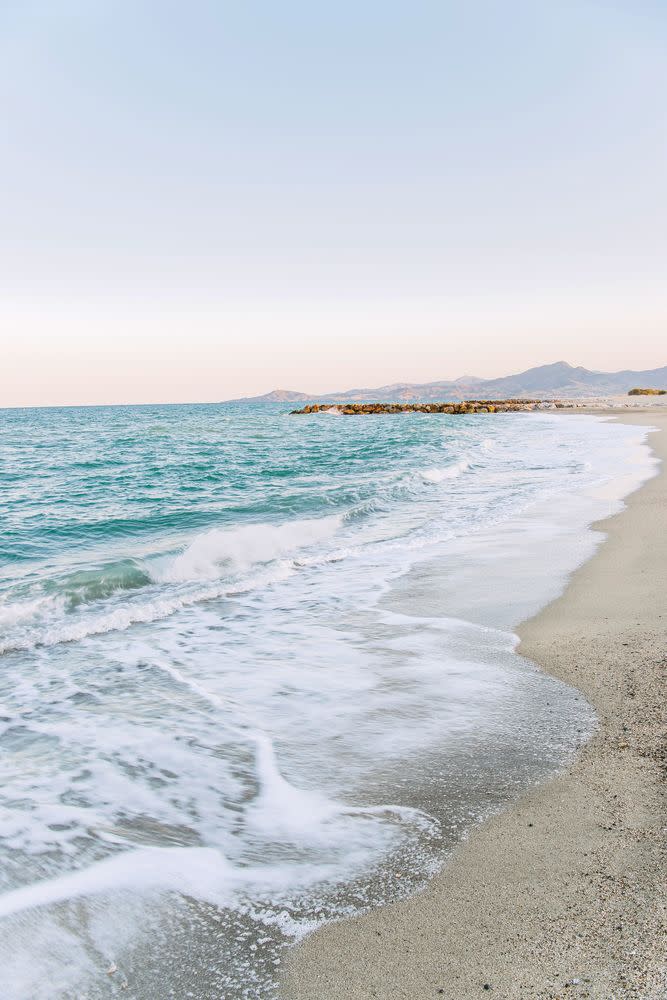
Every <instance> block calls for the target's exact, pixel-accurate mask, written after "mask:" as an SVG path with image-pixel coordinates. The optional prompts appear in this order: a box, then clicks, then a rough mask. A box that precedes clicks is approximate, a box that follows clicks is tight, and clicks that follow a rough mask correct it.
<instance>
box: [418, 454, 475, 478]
mask: <svg viewBox="0 0 667 1000" xmlns="http://www.w3.org/2000/svg"><path fill="white" fill-rule="evenodd" d="M469 469H470V462H469V461H468V460H467V459H461V460H460V461H459V462H452V464H451V465H446V466H444V468H441V469H437V468H432V469H422V471H421V477H422V479H424V480H425V481H426V482H427V483H443V482H445V480H447V479H457V478H458V477H459V476H460V475H462V474H463V473H464V472H468V470H469Z"/></svg>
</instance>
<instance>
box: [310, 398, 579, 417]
mask: <svg viewBox="0 0 667 1000" xmlns="http://www.w3.org/2000/svg"><path fill="white" fill-rule="evenodd" d="M565 406H567V404H565V403H561V402H560V400H555V399H468V400H464V401H463V402H460V403H310V404H309V405H308V406H304V407H302V409H300V410H292V414H294V415H296V414H302V413H323V412H325V411H326V410H334V411H336V412H338V413H342V414H344V415H345V416H356V415H357V414H366V413H452V414H463V413H517V412H524V411H530V410H554V409H561V408H564V407H565Z"/></svg>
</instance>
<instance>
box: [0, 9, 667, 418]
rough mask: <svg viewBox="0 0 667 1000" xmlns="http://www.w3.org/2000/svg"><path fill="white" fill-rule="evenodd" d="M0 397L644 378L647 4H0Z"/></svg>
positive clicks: (653, 252) (649, 101) (661, 97)
mask: <svg viewBox="0 0 667 1000" xmlns="http://www.w3.org/2000/svg"><path fill="white" fill-rule="evenodd" d="M0 92H1V95H2V116H1V119H0V143H1V146H0V406H15V405H69V404H88V403H117V402H159V401H164V402H182V401H183V402H185V401H216V400H221V399H225V398H230V397H236V396H241V395H248V394H254V393H262V392H266V391H268V390H270V389H273V388H277V387H280V388H287V389H300V390H303V391H308V392H313V393H318V392H326V391H333V390H337V389H345V388H349V387H352V386H370V387H372V386H378V385H381V384H384V383H388V382H395V381H434V380H437V379H446V378H456V377H458V376H460V375H464V374H474V375H479V376H483V377H493V376H497V375H503V374H508V373H510V372H515V371H519V370H522V369H525V368H528V367H531V366H532V365H535V364H543V363H549V362H552V361H557V360H567V361H570V362H571V363H572V364H577V365H578V364H583V365H585V366H587V367H590V368H595V369H603V370H614V369H619V368H633V369H644V368H653V367H658V366H662V365H664V364H667V347H666V345H667V336H666V330H667V281H666V280H665V277H666V274H665V271H666V265H667V200H666V198H665V191H664V188H665V184H664V178H665V177H666V176H667V127H666V126H667V120H666V119H667V102H665V93H667V7H666V6H665V4H664V2H663V0H628V2H622V0H616V2H612V0H607V2H602V0H595V2H593V0H577V2H568V0H563V2H559V3H557V4H555V3H547V2H544V3H543V2H537V3H536V2H535V0H530V2H515V0H497V2H493V0H434V2H430V0H401V2H392V0H354V2H352V0H337V2H336V3H313V2H312V0H280V2H277V0H273V2H267V0H248V2H246V3H238V2H233V3H232V2H229V3H228V2H225V0H215V2H213V0H211V2H209V0H190V2H188V3H182V2H180V0H179V2H175V0H43V2H36V0H2V2H0Z"/></svg>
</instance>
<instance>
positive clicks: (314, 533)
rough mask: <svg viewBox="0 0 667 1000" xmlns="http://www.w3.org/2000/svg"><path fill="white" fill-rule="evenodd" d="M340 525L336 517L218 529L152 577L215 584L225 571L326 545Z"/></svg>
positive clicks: (201, 537)
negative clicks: (211, 582)
mask: <svg viewBox="0 0 667 1000" xmlns="http://www.w3.org/2000/svg"><path fill="white" fill-rule="evenodd" d="M341 523H342V518H341V517H339V516H335V515H334V516H331V517H322V518H313V519H310V520H299V521H288V522H287V523H285V524H245V525H241V526H240V527H237V528H230V529H225V530H220V529H217V528H215V529H213V530H211V531H206V532H204V533H203V534H201V535H197V537H196V538H195V539H194V540H193V541H192V542H191V543H190V544H189V545H188V546H187V548H186V549H185V550H184V551H183V552H181V553H179V554H178V555H177V556H173V557H171V558H169V559H166V560H164V561H162V562H161V563H160V564H158V565H155V566H154V567H152V568H151V575H152V578H153V580H154V581H155V582H158V583H184V582H187V581H192V580H215V579H217V578H219V577H220V573H221V571H222V570H224V569H225V568H227V569H228V568H230V567H231V568H233V569H236V570H239V569H241V570H243V569H248V568H249V567H250V566H253V565H258V564H261V563H268V562H272V561H273V560H275V559H279V558H281V557H284V556H287V555H289V554H290V553H291V552H295V551H297V550H299V549H304V548H308V547H309V546H311V545H315V544H317V543H318V542H322V541H325V540H326V539H328V538H331V537H332V536H333V535H334V534H335V533H336V531H337V530H338V529H339V527H340V526H341Z"/></svg>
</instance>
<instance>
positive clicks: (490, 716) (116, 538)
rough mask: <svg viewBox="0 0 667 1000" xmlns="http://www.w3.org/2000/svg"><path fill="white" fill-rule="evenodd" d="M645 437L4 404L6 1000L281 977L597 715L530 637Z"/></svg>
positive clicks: (422, 877) (538, 420) (242, 984)
mask: <svg viewBox="0 0 667 1000" xmlns="http://www.w3.org/2000/svg"><path fill="white" fill-rule="evenodd" d="M647 433H648V432H647V429H646V428H642V427H637V426H629V425H617V424H614V423H611V422H609V421H608V420H606V419H604V418H602V417H597V416H587V415H579V416H561V415H558V414H552V413H549V412H544V413H514V414H512V413H508V414H478V415H471V416H447V415H444V414H419V413H405V414H396V415H376V416H354V417H353V416H344V415H341V414H338V413H336V412H332V411H328V412H324V413H319V414H313V415H309V416H298V415H290V413H289V406H286V405H279V404H275V405H274V404H255V405H253V404H236V405H233V404H220V405H174V406H136V407H135V406H118V407H89V408H60V409H14V410H2V411H0V978H1V981H2V990H1V993H2V997H3V1000H56V998H58V1000H60V998H67V1000H74V998H77V1000H100V998H109V997H122V998H126V1000H167V998H175V1000H183V998H195V1000H221V998H229V1000H241V998H244V1000H259V998H261V1000H271V998H272V997H275V996H276V995H277V991H278V988H279V980H280V974H281V967H282V966H283V965H284V962H285V959H286V956H287V949H289V948H290V947H291V946H293V945H294V944H295V943H297V942H298V941H299V940H300V939H301V938H303V936H304V935H306V934H308V933H310V932H311V931H312V930H314V929H315V928H317V927H319V926H321V925H322V924H323V923H325V922H326V921H330V920H335V919H340V918H343V917H346V916H349V915H352V914H356V913H359V912H362V911H364V910H366V909H368V908H370V907H375V906H379V905H381V904H383V903H386V902H389V901H391V900H395V899H400V898H403V897H404V896H406V895H408V894H410V893H414V892H417V891H419V890H420V889H422V888H423V887H424V886H425V885H426V884H427V882H428V880H429V879H430V878H431V877H433V875H434V874H435V873H436V872H437V871H438V870H439V868H440V867H441V866H442V865H443V863H446V860H447V857H448V856H449V855H450V854H451V852H452V850H453V849H454V848H455V846H456V844H457V843H459V842H460V841H461V839H462V838H464V837H465V836H466V835H467V832H468V831H469V830H470V829H471V827H472V826H473V825H474V824H475V823H477V822H479V821H480V820H481V819H483V818H484V817H485V816H488V815H490V814H491V813H493V812H496V811H498V810H499V809H502V808H503V806H506V805H507V804H508V803H509V802H511V801H512V800H513V799H515V798H516V797H517V796H519V795H520V794H521V793H522V792H524V791H525V790H526V789H527V788H529V787H531V786H532V785H535V784H536V783H538V782H540V781H543V780H544V779H545V778H547V777H548V776H550V775H552V774H554V773H556V772H557V771H558V770H559V769H561V768H562V767H563V766H565V765H566V764H567V762H568V760H570V759H571V757H572V755H573V754H574V753H575V751H576V749H577V747H578V746H580V745H581V744H582V743H583V742H584V741H585V740H586V739H588V737H589V736H590V734H591V732H592V731H593V729H594V727H595V716H594V713H593V711H592V709H591V707H590V706H589V705H588V704H587V703H586V701H585V699H584V698H583V696H582V695H581V694H580V693H579V692H578V691H576V690H575V689H573V688H571V687H568V686H566V685H564V684H562V683H560V682H559V681H557V680H555V679H554V678H552V677H550V676H548V675H546V674H545V673H543V672H542V671H541V670H540V669H539V668H538V667H537V666H536V665H535V664H533V663H531V662H530V661H528V660H526V659H524V658H522V657H521V656H520V655H518V653H517V651H516V647H517V643H518V640H517V637H516V635H515V628H516V626H517V625H518V623H519V622H521V621H523V620H525V619H527V618H529V617H530V616H532V615H534V614H535V613H536V612H537V611H539V609H540V608H542V607H544V606H545V605H546V604H547V603H548V602H549V601H551V600H552V599H554V598H555V597H556V596H557V595H558V594H559V593H560V592H561V591H562V590H563V588H564V586H565V584H566V581H567V579H568V576H569V575H570V574H571V573H572V572H573V570H574V569H575V568H576V567H577V566H578V565H580V564H581V563H582V562H583V561H584V560H585V559H587V558H588V557H590V556H591V555H592V553H593V552H594V550H595V548H596V546H597V545H598V544H599V543H600V541H601V539H602V538H603V535H602V534H601V533H600V531H598V530H595V529H594V528H593V527H592V525H593V524H594V522H596V521H597V520H598V519H600V518H603V517H606V516H608V515H609V514H612V513H614V512H616V511H619V510H620V509H622V506H623V499H624V497H626V496H627V495H628V494H629V493H630V492H632V490H634V489H636V488H637V487H638V486H639V484H640V483H641V482H642V481H644V480H645V479H647V478H648V477H650V476H651V475H652V474H653V473H654V470H655V464H654V460H653V459H652V457H651V452H650V450H649V447H648V444H647Z"/></svg>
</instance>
